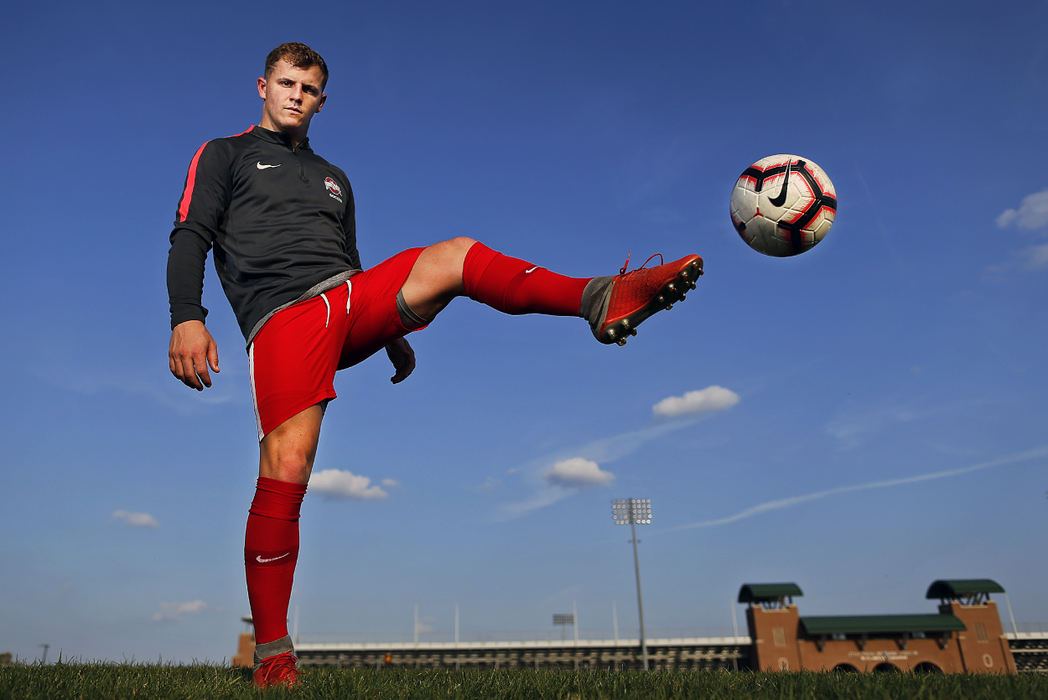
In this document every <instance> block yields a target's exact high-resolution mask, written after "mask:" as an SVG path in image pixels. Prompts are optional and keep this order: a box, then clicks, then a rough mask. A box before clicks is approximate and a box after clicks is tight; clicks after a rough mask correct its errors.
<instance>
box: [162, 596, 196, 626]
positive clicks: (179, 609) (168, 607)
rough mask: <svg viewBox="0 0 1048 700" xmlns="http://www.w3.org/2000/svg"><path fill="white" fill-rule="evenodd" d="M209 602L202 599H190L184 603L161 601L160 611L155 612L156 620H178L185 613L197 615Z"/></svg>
mask: <svg viewBox="0 0 1048 700" xmlns="http://www.w3.org/2000/svg"><path fill="white" fill-rule="evenodd" d="M206 607H207V603H205V602H204V601H202V600H190V601H187V602H184V603H161V604H160V612H158V613H154V614H153V619H154V620H155V621H156V622H165V621H171V620H177V619H179V618H180V617H182V616H183V615H196V614H197V613H200V612H203V610H204V608H206Z"/></svg>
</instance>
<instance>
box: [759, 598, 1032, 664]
mask: <svg viewBox="0 0 1048 700" xmlns="http://www.w3.org/2000/svg"><path fill="white" fill-rule="evenodd" d="M1003 592H1004V589H1003V588H1001V586H1000V585H999V584H997V583H996V582H994V581H991V580H989V579H963V580H940V581H935V582H934V583H932V585H931V586H930V587H929V588H928V592H927V594H926V596H925V597H926V598H928V599H931V600H934V599H939V601H940V602H939V612H938V613H932V614H917V615H842V616H836V615H832V616H831V615H814V616H803V617H802V616H801V615H800V612H799V611H798V609H797V606H796V605H795V604H794V603H793V598H795V597H798V596H801V595H803V593H802V592H801V589H800V587H799V586H798V585H797V584H795V583H770V584H768V583H766V584H745V585H743V586H742V588H741V589H740V590H739V602H740V603H747V604H748V607H747V609H746V621H747V623H748V625H749V630H750V639H751V640H752V645H753V646H752V655H751V658H750V662H751V665H752V668H753V669H754V670H760V671H802V670H803V671H889V672H891V671H918V672H921V671H926V672H933V673H934V672H940V673H1015V661H1014V660H1013V658H1012V652H1011V649H1010V648H1009V644H1008V639H1007V638H1006V637H1005V635H1004V630H1003V629H1002V627H1001V618H1000V616H999V615H998V613H997V605H996V603H994V602H993V601H992V600H990V593H1003Z"/></svg>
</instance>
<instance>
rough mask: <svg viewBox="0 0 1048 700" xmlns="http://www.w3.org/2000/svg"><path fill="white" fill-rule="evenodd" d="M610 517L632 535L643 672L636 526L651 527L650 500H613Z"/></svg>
mask: <svg viewBox="0 0 1048 700" xmlns="http://www.w3.org/2000/svg"><path fill="white" fill-rule="evenodd" d="M611 517H612V518H613V519H614V520H615V524H616V525H629V526H630V533H631V534H632V535H633V537H632V540H631V541H632V542H633V570H634V573H635V574H636V575H637V614H638V617H639V618H640V655H641V659H642V660H643V662H644V670H645V671H647V670H648V646H647V644H646V643H645V640H644V601H643V599H642V598H641V594H640V559H639V557H638V556H637V525H651V499H650V498H615V499H612V501H611Z"/></svg>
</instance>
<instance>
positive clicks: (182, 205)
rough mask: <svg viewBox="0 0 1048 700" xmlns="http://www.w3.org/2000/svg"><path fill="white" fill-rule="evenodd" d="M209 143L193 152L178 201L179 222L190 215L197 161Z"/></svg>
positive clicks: (251, 127)
mask: <svg viewBox="0 0 1048 700" xmlns="http://www.w3.org/2000/svg"><path fill="white" fill-rule="evenodd" d="M254 128H255V125H254V124H252V125H251V126H249V127H248V128H247V129H245V130H244V131H241V132H240V133H239V134H235V135H234V136H231V137H230V138H234V137H235V136H243V135H244V134H246V133H247V132H249V131H251V130H252V129H254ZM208 143H211V142H210V141H208V142H207V143H205V144H204V145H203V146H201V147H200V148H198V149H197V152H196V153H194V154H193V160H192V161H190V163H189V173H188V174H187V175H186V187H185V189H184V190H182V199H180V200H179V202H178V221H179V222H182V221H185V220H186V217H187V216H189V204H190V202H192V201H193V186H194V185H195V184H196V173H197V163H198V162H199V161H200V154H201V153H203V152H204V149H205V148H206V147H207V144H208Z"/></svg>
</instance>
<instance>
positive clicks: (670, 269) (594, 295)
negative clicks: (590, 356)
mask: <svg viewBox="0 0 1048 700" xmlns="http://www.w3.org/2000/svg"><path fill="white" fill-rule="evenodd" d="M655 255H658V256H659V258H661V257H662V255H660V254H659V253H656V254H655ZM655 255H653V256H651V258H654V257H655ZM651 258H648V260H649V261H650V260H651ZM626 264H627V265H628V264H629V258H627V259H626ZM644 264H645V265H647V264H648V263H647V262H645V263H644ZM701 274H702V258H700V257H699V256H698V255H688V256H686V257H683V258H681V259H680V260H677V261H675V262H671V263H666V264H664V265H659V266H658V267H650V268H645V267H643V266H641V268H640V269H638V270H634V271H633V272H626V266H625V265H623V267H622V269H621V270H619V274H618V275H615V276H614V277H594V278H593V279H592V280H590V282H589V284H588V285H586V289H585V291H584V292H583V293H582V307H581V313H582V317H583V318H585V319H586V320H588V321H589V323H590V328H592V329H593V335H594V337H596V339H597V340H599V341H600V342H602V343H618V344H619V345H625V344H626V339H627V338H628V337H630V336H631V335H636V334H637V326H638V325H640V322H641V321H643V320H644V319H646V318H647V317H648V316H651V315H652V314H654V313H655V312H657V311H660V310H662V309H668V308H670V307H671V306H673V304H674V303H675V302H678V301H682V300H683V299H684V295H685V294H687V292H688V290H690V289H695V280H697V279H698V278H699V276H700V275H701Z"/></svg>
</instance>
